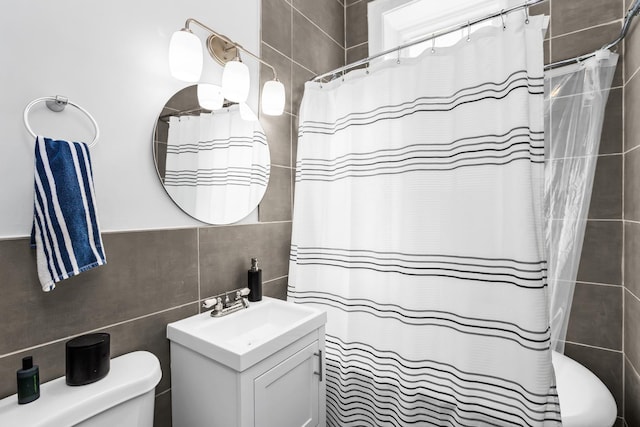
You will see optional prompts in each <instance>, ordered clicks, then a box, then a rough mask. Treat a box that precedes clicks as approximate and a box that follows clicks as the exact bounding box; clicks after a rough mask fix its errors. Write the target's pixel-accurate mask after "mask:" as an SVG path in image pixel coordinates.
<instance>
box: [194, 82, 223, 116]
mask: <svg viewBox="0 0 640 427" xmlns="http://www.w3.org/2000/svg"><path fill="white" fill-rule="evenodd" d="M197 92H198V104H200V107H201V108H204V109H205V110H219V109H221V108H222V105H223V104H224V96H222V88H221V87H220V86H218V85H212V84H209V83H200V84H198V90H197Z"/></svg>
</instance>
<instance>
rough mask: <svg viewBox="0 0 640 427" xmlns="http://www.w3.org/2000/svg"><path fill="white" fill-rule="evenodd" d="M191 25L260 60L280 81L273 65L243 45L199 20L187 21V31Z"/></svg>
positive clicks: (275, 78) (191, 19)
mask: <svg viewBox="0 0 640 427" xmlns="http://www.w3.org/2000/svg"><path fill="white" fill-rule="evenodd" d="M191 23H193V24H196V25H198V26H200V27H201V28H203V29H205V30H207V31H209V32H210V33H211V34H213V35H214V36H216V37H218V38H220V39H221V40H223V41H225V42H227V43H229V44H231V45H233V46H235V47H236V48H237V49H240V50H241V51H243V52H244V53H246V54H247V55H249V56H251V57H253V58H255V59H256V60H258V61H259V62H260V63H261V64H263V65H266V66H267V67H269V68H271V71H272V72H273V79H274V80H278V73H277V72H276V69H275V68H274V67H273V66H272V65H271V64H269V63H267V62H265V61H263V60H262V59H260V57H259V56H257V55H255V54H253V53H252V52H250V51H249V50H247V49H246V48H244V47H243V46H242V45H240V44H238V43H236V42H234V41H232V40H230V39H229V38H228V37H225V36H223V35H222V34H220V33H218V32H217V31H215V30H213V29H211V28H210V27H208V26H207V25H205V24H203V23H202V22H200V21H198V20H197V19H194V18H189V19H187V21H186V22H185V24H184V28H185V29H186V30H188V31H191V29H190V28H189V24H191Z"/></svg>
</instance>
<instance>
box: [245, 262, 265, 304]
mask: <svg viewBox="0 0 640 427" xmlns="http://www.w3.org/2000/svg"><path fill="white" fill-rule="evenodd" d="M248 275H249V276H248V277H249V283H248V285H249V291H250V292H249V301H251V302H255V301H262V269H261V268H258V258H251V269H249V273H248Z"/></svg>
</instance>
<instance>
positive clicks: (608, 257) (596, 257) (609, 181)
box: [345, 0, 640, 426]
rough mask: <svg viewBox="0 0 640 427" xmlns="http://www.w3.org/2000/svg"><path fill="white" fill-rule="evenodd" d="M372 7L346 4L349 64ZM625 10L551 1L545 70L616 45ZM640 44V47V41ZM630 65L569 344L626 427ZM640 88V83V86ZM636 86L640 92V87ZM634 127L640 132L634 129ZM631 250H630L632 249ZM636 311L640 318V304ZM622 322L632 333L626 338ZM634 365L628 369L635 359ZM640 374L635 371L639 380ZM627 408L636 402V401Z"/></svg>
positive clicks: (363, 51)
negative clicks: (551, 64)
mask: <svg viewBox="0 0 640 427" xmlns="http://www.w3.org/2000/svg"><path fill="white" fill-rule="evenodd" d="M627 2H628V0H627ZM367 3H368V0H347V2H346V14H345V17H346V21H345V24H346V37H345V40H346V49H347V51H346V59H347V63H349V62H353V61H355V60H358V59H361V58H364V57H366V56H367V55H368V52H367V50H368V47H367V40H368V34H367ZM625 6H626V5H625V2H624V0H547V1H544V2H542V3H540V4H537V5H535V6H534V7H533V8H532V11H531V13H532V14H540V13H544V14H546V15H550V16H551V21H550V27H549V31H548V32H547V37H546V40H545V46H544V47H545V60H546V62H547V63H548V62H550V61H551V60H553V61H555V60H560V59H565V58H570V57H574V56H576V55H580V54H583V53H587V52H591V51H594V50H595V49H596V48H599V47H601V46H603V45H604V44H606V43H608V42H610V41H611V40H613V39H615V38H616V37H617V35H618V33H619V31H620V28H621V19H622V17H623V15H624V10H625ZM638 24H639V23H636V25H638ZM638 34H640V31H638ZM638 38H639V39H640V36H638ZM636 44H637V45H638V46H636V49H635V52H637V54H636V55H635V62H633V63H634V64H635V66H636V67H637V66H640V43H636ZM629 61H631V59H630V60H629ZM623 62H624V61H623V59H622V58H621V59H620V62H619V65H618V69H617V72H616V76H615V78H614V83H613V89H612V90H611V93H610V95H609V101H608V103H607V109H606V117H605V124H604V129H603V135H602V138H601V145H600V153H599V156H598V162H597V169H596V178H595V183H594V189H593V195H592V199H591V206H590V211H589V221H588V226H587V231H586V236H585V242H584V249H583V256H582V260H581V264H580V269H579V273H578V281H579V283H578V284H577V285H576V291H575V297H574V302H573V310H572V312H571V317H570V323H569V331H568V335H567V344H566V353H567V354H568V355H569V356H570V357H572V358H574V359H576V360H578V361H579V362H581V363H582V364H584V365H585V366H587V367H588V368H589V369H591V370H592V371H593V372H595V373H596V374H597V375H598V376H599V377H600V378H601V379H602V380H603V382H604V383H605V384H606V385H607V387H609V389H610V390H611V392H612V394H613V395H614V397H615V399H616V402H617V404H618V415H619V419H618V423H619V424H622V422H623V421H622V417H623V414H624V412H623V411H624V407H623V402H624V400H625V397H624V392H623V383H624V375H623V370H624V363H623V360H624V353H623V348H625V349H626V348H628V345H629V344H628V341H630V340H633V339H634V338H632V337H636V338H635V341H634V342H635V343H638V341H640V340H639V339H637V336H638V334H637V329H632V331H634V332H633V333H631V332H628V331H627V329H629V327H628V326H627V323H629V322H630V321H631V320H630V319H627V318H629V317H630V315H629V313H626V312H625V313H626V314H625V315H623V304H624V303H623V300H624V301H627V300H629V299H630V297H631V295H632V294H631V292H630V291H629V288H627V291H626V293H625V292H624V288H623V272H622V254H623V246H624V245H623V239H626V237H627V233H628V231H627V228H630V227H629V225H628V224H627V226H626V227H623V221H622V218H623V191H622V188H623V187H622V180H623V159H624V162H625V164H627V163H628V162H629V161H630V160H634V161H638V162H640V155H637V156H635V157H631V156H625V149H624V148H623V106H624V111H625V113H627V114H625V115H624V116H625V117H630V115H631V114H632V111H635V112H636V113H635V114H634V115H633V117H638V114H640V102H639V101H636V102H632V103H629V97H628V95H627V92H628V90H626V89H625V87H624V80H623V68H624V67H623ZM627 73H628V70H627ZM637 80H638V81H640V78H637ZM636 86H637V87H638V89H637V90H638V91H640V83H638V84H637V85H636ZM634 89H635V87H634ZM623 98H624V103H623ZM637 99H640V97H638V98H637ZM635 122H637V123H640V121H637V120H635V121H634V120H629V119H627V120H626V121H625V124H626V125H627V128H625V132H632V133H633V134H634V135H636V134H638V132H636V129H637V131H640V125H637V124H634V123H635ZM633 126H635V127H636V128H632V127H633ZM636 141H637V142H636V144H635V145H634V146H636V145H640V136H637V137H636ZM638 152H640V150H639V151H638ZM638 170H640V168H639V169H638ZM631 175H632V173H631V172H630V170H629V168H628V167H627V168H626V169H625V173H624V176H625V181H626V180H628V179H631ZM639 177H640V172H639ZM635 182H636V183H637V182H638V181H637V180H636V181H635ZM630 185H633V184H629V185H627V186H626V187H625V198H624V206H625V208H624V210H625V215H626V213H627V211H628V210H629V209H630V208H631V207H633V209H634V212H637V213H638V218H636V219H638V220H640V184H636V185H635V188H636V189H637V191H636V192H634V194H638V196H637V202H636V204H635V205H629V206H628V203H629V202H627V197H628V196H627V193H628V192H629V191H633V190H630V189H629V186H630ZM633 200H634V201H635V200H636V199H633ZM632 203H633V202H632ZM636 205H637V209H635V206H636ZM625 219H626V216H625ZM625 224H626V222H625ZM634 226H635V224H634ZM623 228H624V229H623ZM635 228H637V229H638V230H637V233H638V234H637V242H638V243H637V244H635V246H634V247H636V246H637V247H638V250H640V222H639V223H638V224H637V227H634V230H635ZM627 241H628V239H627ZM629 245H630V243H628V242H627V244H626V246H629ZM625 265H626V266H627V267H626V270H629V269H634V268H635V270H636V271H637V272H638V273H639V274H640V267H634V265H635V264H634V263H629V262H627V263H626V264H625ZM625 277H626V276H625ZM637 283H638V284H637V285H636V287H635V288H634V289H636V290H640V276H638V277H637ZM635 295H640V293H636V294H635ZM636 301H637V299H636ZM637 305H638V310H639V311H638V315H639V316H640V302H639V304H637ZM627 311H628V310H627ZM623 322H625V327H627V329H625V334H624V337H623V334H622V324H623ZM638 322H640V319H639V320H638ZM623 346H624V347H623ZM637 348H639V349H640V344H637ZM635 354H637V356H638V359H637V360H636V364H635V366H638V367H640V350H639V351H637V352H636V353H635ZM627 360H628V361H629V359H628V358H627ZM637 372H638V371H637V370H636V372H635V373H636V375H637ZM627 378H629V373H628V372H627ZM631 378H635V383H634V384H635V388H632V389H631V390H635V392H636V394H635V396H636V399H637V396H638V394H637V390H638V388H639V387H638V378H637V376H636V377H631ZM626 400H627V401H633V399H631V398H630V397H629V396H627V398H626ZM635 402H637V400H636V401H635ZM638 413H640V410H639V409H638V408H637V403H636V408H635V412H634V414H636V415H635V416H636V419H638V418H637V417H638V415H637V414H638ZM629 425H630V426H631V425H634V426H635V425H638V424H629Z"/></svg>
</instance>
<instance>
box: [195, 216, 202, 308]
mask: <svg viewBox="0 0 640 427" xmlns="http://www.w3.org/2000/svg"><path fill="white" fill-rule="evenodd" d="M196 256H197V257H198V258H197V259H196V265H197V268H198V301H200V299H201V296H200V293H201V292H202V278H201V277H200V228H198V230H197V232H196ZM198 305H200V304H199V303H198ZM198 310H199V309H198Z"/></svg>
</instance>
